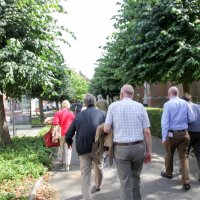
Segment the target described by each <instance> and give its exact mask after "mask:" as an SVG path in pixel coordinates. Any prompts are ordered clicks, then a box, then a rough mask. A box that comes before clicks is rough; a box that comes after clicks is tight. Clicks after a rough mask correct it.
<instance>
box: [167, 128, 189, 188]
mask: <svg viewBox="0 0 200 200" xmlns="http://www.w3.org/2000/svg"><path fill="white" fill-rule="evenodd" d="M189 142H190V136H189V134H188V132H187V131H183V132H174V134H173V137H168V139H167V142H166V156H165V168H166V173H167V175H172V172H173V156H174V152H175V150H176V149H177V151H178V155H179V159H180V164H181V173H182V179H181V180H182V184H187V183H189V166H188V157H187V149H188V145H189Z"/></svg>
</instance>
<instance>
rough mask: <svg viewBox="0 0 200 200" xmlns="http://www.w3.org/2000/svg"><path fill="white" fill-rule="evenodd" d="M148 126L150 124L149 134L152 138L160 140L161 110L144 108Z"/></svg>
mask: <svg viewBox="0 0 200 200" xmlns="http://www.w3.org/2000/svg"><path fill="white" fill-rule="evenodd" d="M146 110H147V113H148V116H149V120H150V124H151V134H152V135H153V136H156V137H159V138H161V132H162V131H161V117H162V109H160V108H146Z"/></svg>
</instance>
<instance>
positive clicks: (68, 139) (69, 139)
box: [65, 120, 76, 148]
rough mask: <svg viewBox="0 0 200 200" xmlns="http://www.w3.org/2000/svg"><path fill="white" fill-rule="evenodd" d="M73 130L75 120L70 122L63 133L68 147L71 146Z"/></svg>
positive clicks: (74, 129)
mask: <svg viewBox="0 0 200 200" xmlns="http://www.w3.org/2000/svg"><path fill="white" fill-rule="evenodd" d="M75 132H76V120H74V121H73V122H72V123H71V125H70V127H69V129H68V131H67V133H66V134H65V141H66V143H67V146H68V148H71V146H72V143H73V139H72V138H73V137H74V135H75Z"/></svg>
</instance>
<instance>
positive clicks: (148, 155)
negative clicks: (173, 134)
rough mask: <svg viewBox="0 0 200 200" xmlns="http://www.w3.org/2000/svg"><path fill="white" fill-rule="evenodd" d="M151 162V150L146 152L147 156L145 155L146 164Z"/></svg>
mask: <svg viewBox="0 0 200 200" xmlns="http://www.w3.org/2000/svg"><path fill="white" fill-rule="evenodd" d="M150 162H151V153H150V152H146V154H145V156H144V164H147V163H150Z"/></svg>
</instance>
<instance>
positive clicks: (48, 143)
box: [44, 126, 60, 147]
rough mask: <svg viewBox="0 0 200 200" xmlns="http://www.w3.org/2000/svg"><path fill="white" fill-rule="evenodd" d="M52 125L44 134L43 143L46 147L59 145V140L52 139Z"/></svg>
mask: <svg viewBox="0 0 200 200" xmlns="http://www.w3.org/2000/svg"><path fill="white" fill-rule="evenodd" d="M52 130H53V127H52V126H51V128H50V129H49V131H48V132H47V133H45V134H44V143H45V146H46V147H59V146H60V140H59V139H58V140H53V134H52Z"/></svg>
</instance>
